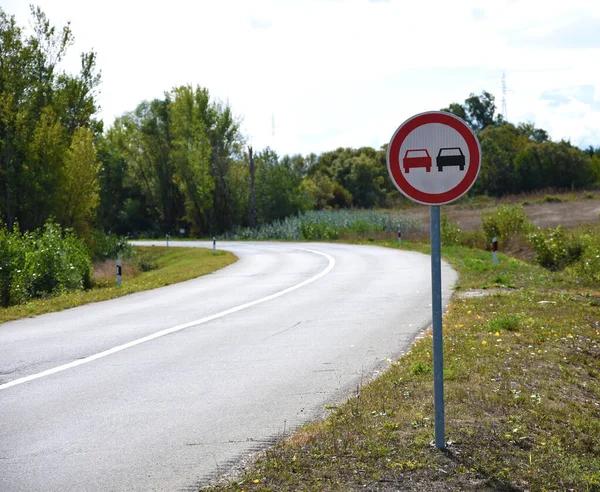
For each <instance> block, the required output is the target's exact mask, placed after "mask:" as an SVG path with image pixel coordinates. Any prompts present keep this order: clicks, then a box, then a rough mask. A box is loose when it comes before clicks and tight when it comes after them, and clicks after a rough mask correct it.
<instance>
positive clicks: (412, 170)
mask: <svg viewBox="0 0 600 492" xmlns="http://www.w3.org/2000/svg"><path fill="white" fill-rule="evenodd" d="M414 149H423V150H426V151H427V152H414V151H413V150H414ZM449 149H452V150H449ZM456 149H459V150H456ZM461 153H462V155H463V156H464V157H463V158H461V157H460V155H461ZM426 154H428V155H429V157H430V160H431V166H430V167H429V168H428V169H429V171H427V169H426V168H425V167H412V164H413V162H411V160H412V159H414V158H415V157H416V158H417V159H418V158H419V156H420V155H426ZM413 156H414V157H413ZM438 156H440V157H442V159H441V161H440V162H443V157H444V156H456V157H457V158H458V160H461V159H462V162H463V163H468V162H469V159H470V156H471V155H470V153H469V148H468V146H467V142H465V139H464V138H463V137H462V136H461V134H460V133H458V132H457V131H456V130H455V129H454V128H451V127H449V126H446V125H440V124H439V123H431V124H429V125H423V126H419V127H417V128H415V129H414V130H413V131H412V132H410V133H409V134H408V135H407V137H406V139H405V140H404V142H403V143H402V145H401V146H400V156H399V157H400V158H401V162H402V165H401V166H400V169H401V171H402V173H403V174H404V178H405V179H406V181H408V183H409V184H410V185H411V186H413V187H415V188H416V189H418V190H421V191H424V192H425V193H434V194H440V193H445V192H447V191H448V190H451V189H452V188H454V187H455V186H456V185H458V184H459V183H460V182H461V181H462V180H463V179H464V177H465V174H466V170H467V165H466V164H463V166H462V169H461V166H443V165H442V167H440V168H438V166H437V158H438Z"/></svg>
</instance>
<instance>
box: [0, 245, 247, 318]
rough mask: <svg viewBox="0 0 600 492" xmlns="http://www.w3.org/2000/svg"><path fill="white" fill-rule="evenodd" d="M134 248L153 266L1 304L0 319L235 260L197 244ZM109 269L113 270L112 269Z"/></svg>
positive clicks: (136, 288)
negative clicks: (91, 285)
mask: <svg viewBox="0 0 600 492" xmlns="http://www.w3.org/2000/svg"><path fill="white" fill-rule="evenodd" d="M136 250H137V251H138V254H139V256H141V257H142V258H143V260H144V262H147V263H151V264H153V266H155V267H156V268H154V269H152V270H150V271H147V272H142V273H140V274H137V275H135V276H134V273H133V271H132V269H128V268H124V269H123V272H124V274H123V284H122V286H121V287H116V285H115V280H114V278H113V279H112V280H111V281H104V282H100V283H99V284H98V285H97V286H96V287H95V288H93V289H91V290H86V291H79V292H69V293H64V294H61V295H59V296H56V297H49V298H47V299H36V300H33V301H30V302H28V303H26V304H21V305H18V306H11V307H8V308H1V309H0V323H3V322H5V321H10V320H16V319H21V318H27V317H32V316H38V315H40V314H45V313H50V312H55V311H61V310H63V309H68V308H73V307H77V306H81V305H83V304H88V303H90V302H99V301H106V300H108V299H114V298H115V297H121V296H125V295H128V294H133V293H134V292H141V291H143V290H150V289H156V288H158V287H164V286H165V285H170V284H175V283H178V282H183V281H185V280H190V279H192V278H196V277H200V276H202V275H206V274H209V273H212V272H214V271H215V270H218V269H219V268H222V267H224V266H227V265H229V264H231V263H233V262H234V261H235V260H236V258H235V256H234V255H233V254H231V253H229V252H225V251H217V254H216V255H213V253H212V250H207V249H200V248H166V247H156V246H152V247H137V248H136ZM112 271H113V272H114V269H113V270H112ZM130 272H131V273H130Z"/></svg>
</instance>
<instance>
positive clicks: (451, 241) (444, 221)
mask: <svg viewBox="0 0 600 492" xmlns="http://www.w3.org/2000/svg"><path fill="white" fill-rule="evenodd" d="M440 240H441V243H442V246H452V245H455V244H460V243H461V241H462V233H461V230H460V225H459V223H458V222H453V221H451V220H450V219H448V217H447V216H446V215H442V217H441V218H440Z"/></svg>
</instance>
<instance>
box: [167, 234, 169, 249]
mask: <svg viewBox="0 0 600 492" xmlns="http://www.w3.org/2000/svg"><path fill="white" fill-rule="evenodd" d="M168 247H169V235H168V234H167V248H168Z"/></svg>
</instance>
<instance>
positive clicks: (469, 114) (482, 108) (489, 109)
mask: <svg viewBox="0 0 600 492" xmlns="http://www.w3.org/2000/svg"><path fill="white" fill-rule="evenodd" d="M494 101H495V98H494V96H493V95H492V94H490V93H489V92H486V91H483V92H482V93H481V95H480V96H476V95H475V94H473V93H471V94H470V95H469V97H468V98H467V99H465V102H464V104H462V105H460V104H457V103H452V104H450V106H448V107H447V108H443V109H442V111H447V112H448V113H452V114H454V115H455V116H458V117H459V118H461V119H463V120H464V121H465V122H466V123H468V124H469V126H470V127H471V128H473V130H476V131H479V130H483V129H484V128H487V127H488V126H490V125H495V124H499V123H501V120H500V119H494V113H495V112H496V104H495V102H494Z"/></svg>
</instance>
